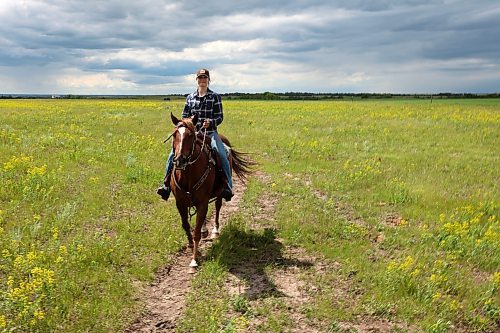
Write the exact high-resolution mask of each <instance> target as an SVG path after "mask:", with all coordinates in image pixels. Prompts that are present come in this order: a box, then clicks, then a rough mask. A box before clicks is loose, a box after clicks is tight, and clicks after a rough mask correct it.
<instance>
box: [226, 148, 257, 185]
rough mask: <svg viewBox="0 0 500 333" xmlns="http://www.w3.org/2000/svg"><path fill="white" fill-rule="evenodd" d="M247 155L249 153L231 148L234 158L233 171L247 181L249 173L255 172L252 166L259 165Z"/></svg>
mask: <svg viewBox="0 0 500 333" xmlns="http://www.w3.org/2000/svg"><path fill="white" fill-rule="evenodd" d="M247 155H248V153H242V152H239V151H237V150H236V149H234V148H231V156H232V158H233V171H234V173H236V175H237V176H238V178H239V179H240V180H241V181H243V182H245V180H246V179H247V176H248V175H251V174H252V173H253V171H254V170H253V169H252V168H253V167H255V166H256V165H257V163H256V162H255V161H253V160H251V159H250V158H249V157H248V156H247Z"/></svg>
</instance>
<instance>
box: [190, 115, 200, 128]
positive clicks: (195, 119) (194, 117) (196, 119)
mask: <svg viewBox="0 0 500 333" xmlns="http://www.w3.org/2000/svg"><path fill="white" fill-rule="evenodd" d="M191 121H192V122H193V125H194V126H196V124H197V123H198V114H197V113H195V114H194V116H193V118H191Z"/></svg>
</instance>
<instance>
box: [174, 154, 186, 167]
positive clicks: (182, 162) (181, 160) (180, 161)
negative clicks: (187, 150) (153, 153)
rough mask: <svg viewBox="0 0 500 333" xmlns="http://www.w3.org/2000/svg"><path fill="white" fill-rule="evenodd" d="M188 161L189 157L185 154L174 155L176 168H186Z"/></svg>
mask: <svg viewBox="0 0 500 333" xmlns="http://www.w3.org/2000/svg"><path fill="white" fill-rule="evenodd" d="M188 162H189V160H188V158H186V157H184V156H183V155H180V156H176V157H174V165H175V168H176V169H179V170H185V169H186V166H187V165H188Z"/></svg>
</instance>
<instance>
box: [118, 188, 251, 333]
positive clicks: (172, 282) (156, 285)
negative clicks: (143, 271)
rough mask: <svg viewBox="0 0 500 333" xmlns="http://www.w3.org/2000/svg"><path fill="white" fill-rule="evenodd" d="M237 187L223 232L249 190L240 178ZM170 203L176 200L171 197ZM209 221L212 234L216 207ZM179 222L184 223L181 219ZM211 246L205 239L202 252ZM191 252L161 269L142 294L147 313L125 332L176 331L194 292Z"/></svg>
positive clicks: (224, 209)
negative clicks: (189, 294)
mask: <svg viewBox="0 0 500 333" xmlns="http://www.w3.org/2000/svg"><path fill="white" fill-rule="evenodd" d="M234 184H235V186H234V197H233V198H232V200H231V201H229V202H225V201H224V203H223V205H222V208H221V211H220V220H219V224H220V227H221V228H222V229H223V228H224V224H225V223H226V222H227V220H228V219H229V217H230V216H231V215H232V214H233V213H234V212H236V211H238V207H239V204H240V202H241V198H242V196H243V193H244V191H245V189H246V186H245V184H243V183H242V182H241V181H240V180H239V179H237V178H235V179H234ZM170 200H175V199H173V198H171V199H170ZM212 206H213V205H212ZM207 220H208V222H207V228H208V230H209V232H210V231H211V229H212V223H213V221H214V220H215V207H213V211H212V214H211V215H210V217H209V218H208V219H207ZM193 222H194V218H193ZM178 223H181V220H180V217H179V220H178ZM209 237H210V235H209ZM186 242H187V240H186ZM210 246H211V241H210V239H205V240H202V241H201V243H200V251H201V252H202V253H203V252H206V250H207V248H209V247H210ZM191 253H192V252H191V249H188V248H187V247H185V248H183V249H182V250H180V251H179V252H177V253H176V254H174V255H173V258H172V260H171V264H169V265H167V266H166V267H164V268H163V269H161V270H160V271H159V273H158V274H157V276H156V280H155V281H154V282H153V283H152V284H150V285H149V286H147V287H146V288H145V289H144V290H143V291H142V292H141V296H140V300H141V301H142V302H143V303H144V310H143V311H142V313H141V314H140V316H139V318H137V319H136V320H135V321H134V322H133V323H132V325H130V326H129V327H128V328H127V329H126V330H125V332H126V333H132V332H149V333H160V332H175V330H176V327H177V323H178V320H179V318H180V317H181V316H182V315H183V313H184V310H185V306H186V296H187V295H188V293H189V292H190V290H191V281H192V280H193V278H194V276H195V274H190V273H189V270H188V265H189V262H190V261H191ZM202 260H203V256H202Z"/></svg>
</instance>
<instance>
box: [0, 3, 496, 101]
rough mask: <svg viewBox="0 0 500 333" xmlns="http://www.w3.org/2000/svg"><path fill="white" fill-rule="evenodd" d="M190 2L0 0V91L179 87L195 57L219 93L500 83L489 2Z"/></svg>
mask: <svg viewBox="0 0 500 333" xmlns="http://www.w3.org/2000/svg"><path fill="white" fill-rule="evenodd" d="M198 5H199V3H198V2H197V1H188V0H187V1H183V2H176V1H168V0H144V1H142V2H137V1H127V0H109V1H105V2H103V1H100V0H88V1H86V2H80V1H73V0H72V1H70V0H51V1H48V0H47V1H43V0H24V1H17V2H16V1H5V0H4V1H1V0H0V77H1V78H2V80H0V93H4V92H8V93H15V92H18V93H44V92H50V93H52V92H54V91H55V90H57V91H56V92H60V93H66V92H67V93H96V94H98V93H103V92H105V93H109V94H110V93H113V92H115V93H141V94H148V93H162V92H165V93H166V92H175V93H185V92H189V91H191V90H192V89H194V86H195V83H194V81H193V75H192V73H193V72H194V71H195V70H196V69H197V68H199V67H208V68H210V69H212V73H213V81H212V84H213V87H214V88H215V89H217V90H219V91H221V92H230V91H236V90H239V91H241V92H244V91H298V90H300V91H355V92H363V91H368V92H371V91H380V90H381V89H382V91H384V92H390V91H394V92H400V91H401V89H404V90H405V91H409V92H411V91H412V90H413V91H420V92H421V91H424V90H425V89H438V90H445V91H451V90H453V89H457V90H460V91H478V90H480V91H484V90H486V91H495V90H498V87H499V86H500V82H499V81H500V60H499V59H500V43H498V36H497V35H498V31H499V29H500V5H498V4H496V3H494V2H491V1H487V0H484V1H476V2H473V3H472V2H465V1H451V2H449V3H446V5H443V1H442V0H428V1H417V0H407V1H395V0H390V1H383V2H373V1H365V0H349V1H348V0H338V1H335V2H332V1H327V0H311V1H307V2H305V1H300V2H290V1H286V0H276V1H273V2H269V1H262V0H248V1H244V2H243V1H241V2H239V1H236V2H233V3H231V5H228V3H227V2H225V1H218V0H214V1H212V2H211V3H210V4H206V5H204V6H198ZM26 77H28V78H29V79H26ZM460 77H466V78H467V80H458V79H457V78H460ZM427 79H429V80H431V81H432V82H436V84H429V83H428V82H426V81H428V80H427ZM457 81H458V82H457ZM437 82H439V84H437Z"/></svg>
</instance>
